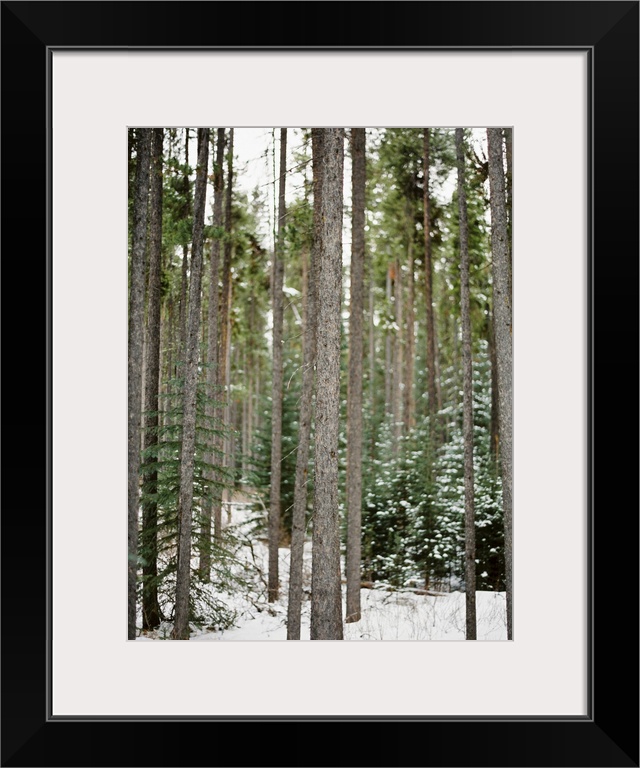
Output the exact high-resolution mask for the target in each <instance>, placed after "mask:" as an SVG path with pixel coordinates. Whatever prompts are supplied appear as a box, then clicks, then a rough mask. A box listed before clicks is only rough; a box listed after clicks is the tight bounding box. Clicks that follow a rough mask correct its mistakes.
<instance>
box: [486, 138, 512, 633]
mask: <svg viewBox="0 0 640 768" xmlns="http://www.w3.org/2000/svg"><path fill="white" fill-rule="evenodd" d="M487 139H488V143H489V189H490V197H491V255H492V264H493V268H492V276H493V316H494V332H495V339H496V361H497V368H498V408H499V421H500V465H501V471H502V504H503V512H504V559H505V581H506V590H507V637H508V639H509V640H512V639H513V495H512V488H513V463H512V461H513V460H512V397H513V391H512V366H513V350H512V310H511V270H510V258H509V256H510V248H509V239H508V232H507V209H506V204H505V188H504V166H503V162H502V135H501V131H500V129H499V128H488V129H487Z"/></svg>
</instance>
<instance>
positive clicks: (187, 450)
mask: <svg viewBox="0 0 640 768" xmlns="http://www.w3.org/2000/svg"><path fill="white" fill-rule="evenodd" d="M208 158H209V129H208V128H198V168H197V171H196V190H195V200H194V211H193V235H192V246H191V253H192V257H191V280H190V285H189V320H188V328H187V331H188V333H187V348H186V354H185V365H184V367H185V371H184V393H183V407H182V449H181V452H180V495H179V501H178V520H179V537H178V568H177V576H176V600H175V618H174V624H173V630H172V632H171V639H172V640H188V639H189V586H190V580H191V534H192V519H193V473H194V454H195V449H196V387H197V384H198V360H199V338H198V337H199V325H200V304H201V284H202V252H203V250H204V208H205V198H206V187H207V164H208Z"/></svg>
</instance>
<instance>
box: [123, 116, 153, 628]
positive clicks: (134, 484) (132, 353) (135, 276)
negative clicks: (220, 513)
mask: <svg viewBox="0 0 640 768" xmlns="http://www.w3.org/2000/svg"><path fill="white" fill-rule="evenodd" d="M136 134H137V150H138V151H137V162H136V182H135V199H134V209H133V238H132V243H131V276H130V287H129V342H128V347H129V349H128V353H129V359H128V411H129V418H128V438H127V439H128V497H129V498H128V524H127V530H128V534H127V536H128V563H127V589H128V593H127V594H128V596H127V637H128V639H129V640H135V639H136V586H137V584H136V582H137V571H138V507H139V504H140V474H139V472H140V420H141V412H142V347H143V340H144V273H145V263H144V261H145V249H146V242H147V217H148V206H149V162H150V158H151V129H150V128H139V129H138V130H137V131H136Z"/></svg>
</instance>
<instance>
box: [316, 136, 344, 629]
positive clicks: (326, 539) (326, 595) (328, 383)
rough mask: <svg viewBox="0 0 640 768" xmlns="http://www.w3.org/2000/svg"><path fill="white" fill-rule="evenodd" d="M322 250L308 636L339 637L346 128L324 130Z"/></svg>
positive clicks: (340, 615) (340, 611) (319, 280)
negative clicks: (339, 495)
mask: <svg viewBox="0 0 640 768" xmlns="http://www.w3.org/2000/svg"><path fill="white" fill-rule="evenodd" d="M322 130H323V134H324V140H323V153H322V157H323V167H324V173H323V177H322V211H321V222H322V241H321V242H322V249H321V257H320V264H319V265H318V267H319V268H318V294H317V296H318V338H317V389H316V435H315V438H316V439H315V493H314V504H313V510H314V512H313V515H314V517H313V520H314V523H313V550H312V571H311V639H312V640H342V590H341V584H340V530H339V519H338V503H339V499H338V430H339V417H340V330H341V328H340V326H341V323H340V310H341V301H342V202H343V194H342V184H343V169H344V132H343V129H342V128H324V129H322Z"/></svg>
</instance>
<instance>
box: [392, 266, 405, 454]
mask: <svg viewBox="0 0 640 768" xmlns="http://www.w3.org/2000/svg"><path fill="white" fill-rule="evenodd" d="M394 271H395V276H396V277H395V281H394V286H393V292H394V302H393V306H394V315H395V318H394V319H395V326H396V328H395V334H394V342H393V393H392V396H391V397H392V400H393V405H392V409H391V412H392V414H393V455H394V456H398V454H399V451H400V442H401V441H402V392H403V390H402V386H403V383H404V339H403V335H404V320H403V317H402V313H403V301H402V299H403V296H402V266H401V264H400V260H399V259H396V261H395V268H394Z"/></svg>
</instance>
